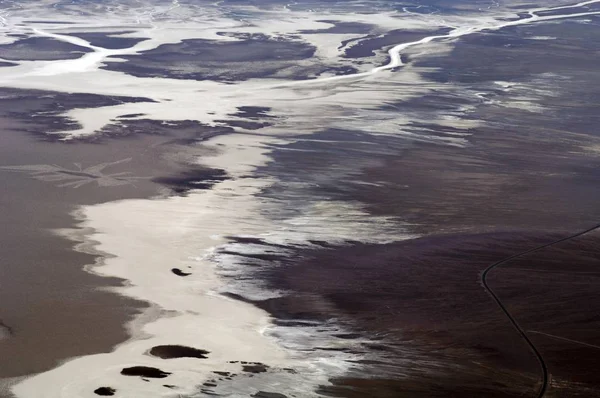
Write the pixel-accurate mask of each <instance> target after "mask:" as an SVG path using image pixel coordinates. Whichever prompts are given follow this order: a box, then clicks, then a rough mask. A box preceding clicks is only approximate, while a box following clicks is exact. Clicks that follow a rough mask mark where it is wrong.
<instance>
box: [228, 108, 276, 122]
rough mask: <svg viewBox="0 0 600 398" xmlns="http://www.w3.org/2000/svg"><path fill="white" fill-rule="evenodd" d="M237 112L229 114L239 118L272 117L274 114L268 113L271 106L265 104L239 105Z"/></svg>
mask: <svg viewBox="0 0 600 398" xmlns="http://www.w3.org/2000/svg"><path fill="white" fill-rule="evenodd" d="M237 109H238V112H236V113H232V114H230V115H229V116H234V117H238V118H241V119H272V118H274V116H272V115H269V112H270V111H271V108H268V107H265V106H239V107H238V108H237Z"/></svg>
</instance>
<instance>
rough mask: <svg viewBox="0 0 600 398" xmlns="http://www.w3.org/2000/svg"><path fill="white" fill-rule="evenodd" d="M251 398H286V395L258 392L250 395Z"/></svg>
mask: <svg viewBox="0 0 600 398" xmlns="http://www.w3.org/2000/svg"><path fill="white" fill-rule="evenodd" d="M252 397H253V398H287V395H283V394H279V393H277V392H268V391H259V392H257V393H256V394H253V395H252Z"/></svg>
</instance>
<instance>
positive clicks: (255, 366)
mask: <svg viewBox="0 0 600 398" xmlns="http://www.w3.org/2000/svg"><path fill="white" fill-rule="evenodd" d="M268 368H269V367H268V366H267V365H265V364H263V363H260V362H252V363H248V364H243V362H242V370H243V371H244V372H248V373H264V372H266V371H267V369H268Z"/></svg>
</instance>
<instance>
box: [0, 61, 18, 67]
mask: <svg viewBox="0 0 600 398" xmlns="http://www.w3.org/2000/svg"><path fill="white" fill-rule="evenodd" d="M17 65H19V64H15V63H14V62H4V61H0V68H10V67H11V66H17Z"/></svg>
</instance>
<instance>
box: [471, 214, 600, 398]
mask: <svg viewBox="0 0 600 398" xmlns="http://www.w3.org/2000/svg"><path fill="white" fill-rule="evenodd" d="M597 229H600V224H597V225H595V226H593V227H591V228H588V229H586V230H584V231H580V232H577V233H576V234H573V235H569V236H567V237H565V238H562V239H558V240H555V241H553V242H550V243H546V244H544V245H541V246H537V247H534V248H532V249H529V250H526V251H523V252H520V253H517V254H514V255H512V256H510V257H507V258H505V259H503V260H500V261H498V262H496V263H494V264H492V265H490V266H489V267H487V268H486V269H485V270H484V271H483V272H482V273H481V284H482V285H483V288H484V289H485V290H486V291H487V292H488V293H489V295H490V296H492V299H494V301H495V302H496V304H498V307H500V309H501V310H502V312H503V313H504V315H506V317H507V318H508V320H509V321H510V323H511V324H512V326H513V327H514V328H515V329H516V330H517V332H518V333H519V335H520V336H521V337H522V338H523V340H525V342H526V343H527V345H528V346H529V348H530V349H531V351H532V352H533V354H534V355H535V357H536V359H537V360H538V362H539V364H540V369H541V372H542V385H541V386H540V389H539V390H538V392H537V395H536V397H537V398H543V397H544V395H545V394H546V391H547V390H548V368H547V366H546V362H544V358H543V357H542V355H541V354H540V352H539V351H538V349H537V348H536V347H535V345H534V344H533V342H532V341H531V340H530V339H529V337H527V334H526V333H525V331H524V330H523V328H521V326H520V325H519V323H518V322H517V321H516V319H515V318H513V316H512V315H511V314H510V312H509V311H508V310H507V309H506V307H505V306H504V304H502V301H501V300H500V299H499V298H498V296H497V295H496V293H494V290H493V289H492V288H491V287H490V286H489V284H488V281H487V276H488V274H489V273H490V271H492V270H493V269H494V268H497V267H499V266H500V265H502V264H505V263H507V262H509V261H511V260H514V259H515V258H518V257H521V256H525V255H527V254H530V253H534V252H537V251H539V250H542V249H545V248H547V247H550V246H553V245H556V244H558V243H561V242H565V241H568V240H571V239H574V238H577V237H579V236H582V235H585V234H587V233H590V232H592V231H594V230H597Z"/></svg>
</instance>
